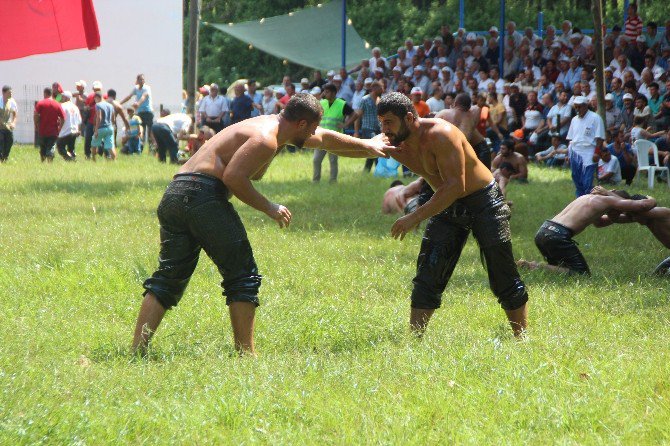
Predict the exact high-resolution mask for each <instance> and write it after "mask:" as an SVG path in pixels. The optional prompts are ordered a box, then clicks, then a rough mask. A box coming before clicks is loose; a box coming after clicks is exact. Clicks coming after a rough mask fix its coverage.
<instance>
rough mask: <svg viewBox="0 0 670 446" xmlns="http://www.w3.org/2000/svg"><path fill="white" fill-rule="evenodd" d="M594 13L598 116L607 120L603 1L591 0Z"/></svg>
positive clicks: (604, 120)
mask: <svg viewBox="0 0 670 446" xmlns="http://www.w3.org/2000/svg"><path fill="white" fill-rule="evenodd" d="M591 9H592V12H593V37H594V39H593V49H594V50H595V52H596V95H597V97H598V114H599V115H600V117H601V118H602V119H603V123H605V122H607V119H606V118H605V71H604V70H605V66H604V65H605V54H604V50H603V5H602V0H591Z"/></svg>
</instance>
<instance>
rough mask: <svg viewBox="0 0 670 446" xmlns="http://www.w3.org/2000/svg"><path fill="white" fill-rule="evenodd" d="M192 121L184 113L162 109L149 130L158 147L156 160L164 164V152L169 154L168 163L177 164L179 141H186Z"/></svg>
mask: <svg viewBox="0 0 670 446" xmlns="http://www.w3.org/2000/svg"><path fill="white" fill-rule="evenodd" d="M191 124H193V120H192V119H191V117H190V116H189V115H187V114H186V113H172V114H170V110H168V109H167V108H164V109H163V110H162V111H161V117H160V119H159V120H158V121H156V123H155V124H154V125H153V127H152V128H151V131H152V132H153V134H154V138H155V139H156V145H157V146H158V160H159V161H160V162H161V163H164V162H165V159H166V156H165V155H166V152H168V151H169V152H170V163H172V164H178V161H179V158H178V157H177V152H179V140H180V139H188V136H189V134H190V133H191Z"/></svg>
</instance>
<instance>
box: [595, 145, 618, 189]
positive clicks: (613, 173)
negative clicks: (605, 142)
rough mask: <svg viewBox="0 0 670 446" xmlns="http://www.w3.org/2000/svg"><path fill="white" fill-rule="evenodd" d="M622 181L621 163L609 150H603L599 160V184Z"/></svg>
mask: <svg viewBox="0 0 670 446" xmlns="http://www.w3.org/2000/svg"><path fill="white" fill-rule="evenodd" d="M619 183H621V165H620V164H619V159H618V158H617V157H616V156H612V154H611V153H610V151H609V150H603V152H602V154H601V155H600V160H599V161H598V184H619Z"/></svg>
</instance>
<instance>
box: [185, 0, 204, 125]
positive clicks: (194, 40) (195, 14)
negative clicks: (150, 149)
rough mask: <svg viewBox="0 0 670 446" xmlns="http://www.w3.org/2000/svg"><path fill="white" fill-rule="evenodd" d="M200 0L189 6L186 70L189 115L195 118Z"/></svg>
mask: <svg viewBox="0 0 670 446" xmlns="http://www.w3.org/2000/svg"><path fill="white" fill-rule="evenodd" d="M200 1H201V0H190V3H189V8H188V18H189V25H188V67H187V71H186V92H187V93H188V110H187V111H186V112H187V113H188V114H189V115H191V116H193V117H194V118H195V93H196V91H197V88H198V36H199V30H200V29H199V28H200Z"/></svg>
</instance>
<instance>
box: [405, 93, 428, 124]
mask: <svg viewBox="0 0 670 446" xmlns="http://www.w3.org/2000/svg"><path fill="white" fill-rule="evenodd" d="M410 96H411V98H412V104H413V105H414V109H415V110H416V113H417V114H418V115H419V118H425V117H426V116H428V115H429V114H430V107H428V104H426V103H425V102H424V101H422V100H421V96H423V91H422V90H421V88H419V87H414V88H412V91H411V95H410Z"/></svg>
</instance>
